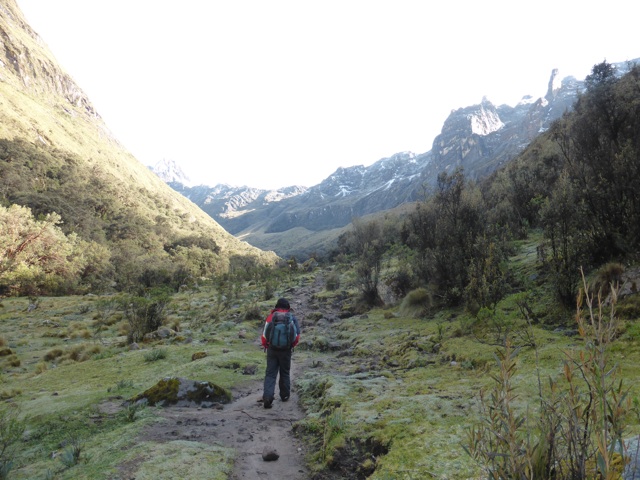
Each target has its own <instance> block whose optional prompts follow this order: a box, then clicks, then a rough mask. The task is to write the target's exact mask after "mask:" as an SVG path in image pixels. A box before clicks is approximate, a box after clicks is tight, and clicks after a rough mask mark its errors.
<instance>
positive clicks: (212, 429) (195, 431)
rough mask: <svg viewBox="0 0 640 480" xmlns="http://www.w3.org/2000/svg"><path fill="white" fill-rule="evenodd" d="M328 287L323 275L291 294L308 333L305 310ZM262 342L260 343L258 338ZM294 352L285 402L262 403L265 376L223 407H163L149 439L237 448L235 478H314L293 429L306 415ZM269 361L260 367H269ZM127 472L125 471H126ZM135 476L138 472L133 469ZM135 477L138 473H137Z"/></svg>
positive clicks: (145, 437)
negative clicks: (266, 454) (270, 454)
mask: <svg viewBox="0 0 640 480" xmlns="http://www.w3.org/2000/svg"><path fill="white" fill-rule="evenodd" d="M321 288H322V280H321V278H316V280H315V281H314V283H313V284H310V285H305V286H303V287H300V288H297V289H295V290H294V291H291V292H288V293H286V296H287V298H288V299H289V300H290V302H291V306H292V310H293V311H294V312H295V314H296V316H298V317H299V318H300V319H301V323H302V330H303V332H302V334H303V335H304V323H305V322H304V318H305V314H306V313H307V312H309V311H312V307H311V299H312V295H313V293H314V292H317V291H319V290H320V289H321ZM256 344H257V346H259V343H258V341H257V340H256ZM301 363H302V362H301V359H300V358H299V355H296V353H295V352H294V355H293V362H292V370H291V374H292V391H291V398H290V399H289V401H287V402H282V401H281V400H280V398H279V396H278V395H277V387H276V399H275V401H274V403H273V407H272V408H271V409H265V408H264V407H263V405H262V402H261V398H262V382H263V379H262V376H260V377H261V378H260V379H257V380H255V381H253V382H251V383H250V384H249V385H248V386H244V387H243V388H241V389H237V390H233V392H232V393H233V398H234V400H233V401H232V403H230V404H228V405H225V406H224V408H223V409H222V410H215V409H207V408H187V407H184V408H182V407H167V408H163V409H162V410H161V415H162V416H163V417H164V418H165V421H163V422H160V423H158V424H155V425H153V426H151V427H149V428H148V429H146V430H145V431H144V432H143V433H142V435H141V436H142V439H143V440H151V441H154V442H163V441H173V440H190V441H197V442H202V443H206V444H210V445H214V444H216V445H222V446H225V447H229V448H233V449H234V450H235V451H236V453H237V454H236V462H235V465H234V470H233V473H232V474H231V476H230V477H229V479H230V480H262V479H281V480H289V479H291V480H293V479H295V480H304V479H309V478H310V473H309V471H308V469H307V468H306V466H305V455H306V454H307V453H308V452H307V450H306V448H305V445H303V444H302V443H301V442H300V441H299V440H298V439H297V438H296V437H295V436H294V434H293V429H292V426H293V423H294V422H296V421H297V420H300V419H302V418H304V412H303V410H302V408H301V407H300V405H299V402H298V394H297V392H296V389H295V382H296V379H297V378H299V375H301V373H302V371H303V370H304V365H302V364H301ZM265 365H266V360H265V363H264V364H263V365H261V366H260V370H259V372H264V367H265ZM265 448H267V449H271V450H275V451H276V452H277V453H278V454H279V458H278V459H277V460H276V461H265V460H263V456H262V454H263V451H264V450H265ZM123 473H124V472H123ZM129 473H131V474H133V475H135V472H129ZM130 478H135V477H134V476H131V477H130Z"/></svg>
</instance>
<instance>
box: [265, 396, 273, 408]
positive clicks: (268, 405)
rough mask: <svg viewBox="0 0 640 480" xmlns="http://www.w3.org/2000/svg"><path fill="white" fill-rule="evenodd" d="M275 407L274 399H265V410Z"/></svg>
mask: <svg viewBox="0 0 640 480" xmlns="http://www.w3.org/2000/svg"><path fill="white" fill-rule="evenodd" d="M271 407H273V398H265V399H264V408H271Z"/></svg>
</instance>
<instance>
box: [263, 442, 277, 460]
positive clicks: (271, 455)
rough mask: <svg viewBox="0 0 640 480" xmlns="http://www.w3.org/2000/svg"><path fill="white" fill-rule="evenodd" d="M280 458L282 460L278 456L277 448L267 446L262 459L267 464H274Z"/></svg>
mask: <svg viewBox="0 0 640 480" xmlns="http://www.w3.org/2000/svg"><path fill="white" fill-rule="evenodd" d="M279 458H280V455H278V452H277V451H276V449H275V448H272V447H269V446H266V447H264V450H262V459H263V460H264V461H265V462H274V461H276V460H278V459H279Z"/></svg>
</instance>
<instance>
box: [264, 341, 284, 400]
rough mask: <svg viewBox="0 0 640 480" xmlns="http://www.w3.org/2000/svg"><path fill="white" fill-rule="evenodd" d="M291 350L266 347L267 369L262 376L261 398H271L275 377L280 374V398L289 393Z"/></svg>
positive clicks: (273, 391)
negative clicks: (262, 390)
mask: <svg viewBox="0 0 640 480" xmlns="http://www.w3.org/2000/svg"><path fill="white" fill-rule="evenodd" d="M290 372H291V350H274V349H273V348H269V349H267V371H266V372H265V376H264V393H263V395H262V398H264V399H268V398H270V399H273V397H274V393H275V389H276V379H277V377H278V374H280V379H279V381H278V388H279V390H280V398H286V397H288V396H289V395H291V376H290Z"/></svg>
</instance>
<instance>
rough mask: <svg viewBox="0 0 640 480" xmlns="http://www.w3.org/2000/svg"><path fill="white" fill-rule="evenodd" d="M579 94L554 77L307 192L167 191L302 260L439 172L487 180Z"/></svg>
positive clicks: (577, 84)
mask: <svg viewBox="0 0 640 480" xmlns="http://www.w3.org/2000/svg"><path fill="white" fill-rule="evenodd" d="M615 66H616V68H617V69H618V72H619V73H620V74H622V73H624V72H626V71H628V70H629V68H628V67H629V65H628V64H627V63H619V64H615ZM583 91H584V81H582V80H577V79H576V78H574V77H572V76H568V77H565V78H561V77H560V75H559V72H558V70H557V69H554V70H553V71H552V72H551V76H550V78H549V82H548V85H547V91H546V94H545V96H544V97H541V98H532V97H531V96H524V97H523V98H522V100H521V101H520V102H519V103H518V104H517V105H515V106H509V105H494V104H493V103H491V102H490V101H489V100H487V99H486V98H484V99H482V101H481V102H480V103H479V104H477V105H472V106H469V107H465V108H459V109H457V110H453V111H452V112H451V113H450V115H449V117H448V118H447V119H446V120H445V122H444V124H443V126H442V130H441V132H440V134H439V135H438V136H437V137H436V138H435V139H434V141H433V145H432V149H431V150H430V151H428V152H426V153H421V154H415V153H412V152H401V153H397V154H395V155H393V156H391V157H389V158H383V159H380V160H378V161H377V162H375V163H374V164H372V165H371V166H369V167H365V166H362V165H359V166H353V167H349V168H339V169H338V170H336V171H335V172H334V173H333V174H332V175H331V176H329V177H328V178H326V179H325V180H323V181H322V182H321V183H320V184H318V185H315V186H313V187H310V188H303V187H288V188H285V189H281V190H276V191H268V190H259V189H254V188H249V187H240V188H237V187H230V186H228V185H216V186H215V187H208V186H204V185H200V186H197V187H187V186H185V185H183V184H179V183H172V184H171V185H172V187H173V188H175V189H176V190H177V191H179V192H180V193H182V194H183V195H185V196H186V197H188V198H189V199H191V200H192V201H193V202H194V203H196V204H197V205H198V206H200V208H202V209H203V210H204V211H205V212H207V213H208V214H209V215H211V216H212V217H213V218H214V219H216V221H218V222H219V223H220V225H222V226H223V227H224V228H225V229H226V230H227V231H229V232H230V233H232V234H234V235H236V236H238V237H240V238H243V239H244V240H246V241H248V242H249V243H251V244H253V245H256V246H258V247H260V248H264V249H270V250H274V251H276V252H277V253H278V254H279V255H281V256H283V257H284V256H290V255H299V256H303V257H304V256H306V255H309V254H310V253H311V252H316V251H325V250H326V249H327V248H329V247H330V244H331V242H332V241H333V240H335V238H337V236H338V235H339V234H340V233H341V232H342V231H343V230H344V228H346V227H347V226H348V225H349V224H350V222H351V221H352V219H353V218H356V217H362V216H366V215H370V214H375V213H376V212H381V211H385V210H389V209H393V208H396V207H398V206H400V205H402V204H405V203H407V202H414V201H416V200H418V199H420V198H422V197H423V196H424V195H425V193H426V192H428V191H429V190H430V189H432V188H433V187H434V186H435V184H436V182H437V178H438V174H439V173H441V172H447V171H448V172H451V171H453V169H455V168H456V167H461V168H463V169H464V172H465V174H466V175H467V176H468V177H470V178H480V177H483V176H486V175H488V174H490V173H491V172H493V171H494V170H496V169H498V168H500V167H501V166H502V165H505V164H506V163H507V162H509V161H511V160H512V159H514V158H515V157H517V156H518V155H519V154H520V153H521V152H522V151H523V150H524V149H525V148H526V146H527V145H529V143H530V142H531V141H532V140H533V139H534V138H536V136H538V135H539V134H540V133H542V132H544V131H546V130H547V129H548V128H549V127H550V125H551V123H552V122H553V121H554V120H556V119H558V118H560V117H561V116H562V115H563V113H564V112H566V111H567V110H569V109H571V106H572V104H573V103H574V102H575V100H576V99H577V98H578V95H580V94H581V93H582V92H583ZM287 238H290V240H285V239H287ZM294 239H295V240H294Z"/></svg>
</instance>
